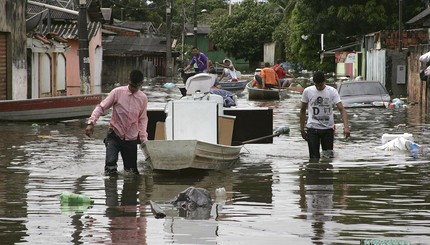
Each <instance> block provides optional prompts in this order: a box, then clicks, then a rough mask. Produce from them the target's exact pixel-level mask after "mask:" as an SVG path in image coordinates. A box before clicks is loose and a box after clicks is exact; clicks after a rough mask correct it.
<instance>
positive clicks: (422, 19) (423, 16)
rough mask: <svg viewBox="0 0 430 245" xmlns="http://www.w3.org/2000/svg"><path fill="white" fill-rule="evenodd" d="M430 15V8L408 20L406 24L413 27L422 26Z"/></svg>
mask: <svg viewBox="0 0 430 245" xmlns="http://www.w3.org/2000/svg"><path fill="white" fill-rule="evenodd" d="M429 15H430V8H427V9H425V10H424V11H422V12H421V13H419V14H418V15H416V16H415V17H413V18H412V19H410V20H408V21H407V22H406V24H409V25H413V24H420V23H423V22H425V21H426V20H428V19H429V18H428V16H429Z"/></svg>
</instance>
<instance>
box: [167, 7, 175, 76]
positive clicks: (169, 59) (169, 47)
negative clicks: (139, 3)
mask: <svg viewBox="0 0 430 245" xmlns="http://www.w3.org/2000/svg"><path fill="white" fill-rule="evenodd" d="M171 15H172V1H170V0H167V2H166V76H167V77H172V73H173V72H172V69H173V68H172V41H171V36H170V33H171V31H172V22H171Z"/></svg>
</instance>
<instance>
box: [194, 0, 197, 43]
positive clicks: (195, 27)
mask: <svg viewBox="0 0 430 245" xmlns="http://www.w3.org/2000/svg"><path fill="white" fill-rule="evenodd" d="M193 31H194V32H193V33H194V47H197V0H194V29H193Z"/></svg>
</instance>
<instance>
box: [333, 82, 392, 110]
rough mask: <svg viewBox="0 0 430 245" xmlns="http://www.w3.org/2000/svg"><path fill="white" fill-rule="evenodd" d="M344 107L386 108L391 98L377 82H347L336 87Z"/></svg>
mask: <svg viewBox="0 0 430 245" xmlns="http://www.w3.org/2000/svg"><path fill="white" fill-rule="evenodd" d="M338 91H339V95H340V99H341V100H342V104H343V106H344V107H386V106H387V105H388V104H389V103H390V101H391V97H390V94H389V93H388V91H387V89H386V88H385V87H384V86H383V85H382V83H380V82H378V81H366V80H359V81H347V82H343V83H341V84H340V85H339V86H338Z"/></svg>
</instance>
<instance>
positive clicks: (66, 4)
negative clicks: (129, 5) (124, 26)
mask: <svg viewBox="0 0 430 245" xmlns="http://www.w3.org/2000/svg"><path fill="white" fill-rule="evenodd" d="M32 1H33V2H38V3H43V4H49V5H52V6H55V7H60V8H64V9H68V10H75V11H78V10H79V4H78V2H77V1H76V0H32ZM86 6H87V14H88V16H89V18H90V20H92V21H100V22H103V20H104V19H103V15H102V13H101V10H100V0H87V4H86ZM45 9H46V8H45V7H42V6H38V5H34V4H31V3H28V4H27V17H26V19H30V18H31V17H32V16H33V15H37V14H39V13H40V12H43V11H45ZM49 14H50V17H51V19H53V20H62V21H63V20H64V21H70V20H76V19H77V18H78V16H77V15H74V14H70V13H65V12H62V11H60V10H54V9H50V10H49Z"/></svg>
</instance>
